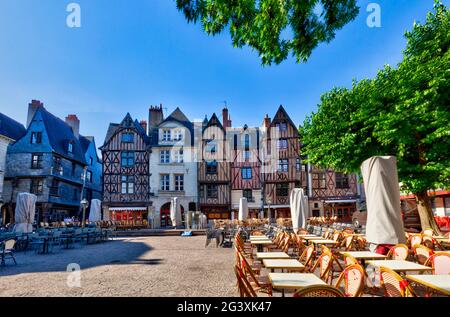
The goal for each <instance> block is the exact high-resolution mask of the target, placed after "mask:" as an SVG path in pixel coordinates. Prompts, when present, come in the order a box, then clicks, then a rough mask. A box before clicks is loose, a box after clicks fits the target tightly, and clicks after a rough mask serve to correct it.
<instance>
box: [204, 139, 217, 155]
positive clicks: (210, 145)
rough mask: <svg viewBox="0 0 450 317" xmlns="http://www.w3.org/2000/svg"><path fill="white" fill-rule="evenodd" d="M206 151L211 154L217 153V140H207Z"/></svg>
mask: <svg viewBox="0 0 450 317" xmlns="http://www.w3.org/2000/svg"><path fill="white" fill-rule="evenodd" d="M206 151H207V153H209V154H211V155H215V154H216V152H217V147H216V141H213V140H210V141H206Z"/></svg>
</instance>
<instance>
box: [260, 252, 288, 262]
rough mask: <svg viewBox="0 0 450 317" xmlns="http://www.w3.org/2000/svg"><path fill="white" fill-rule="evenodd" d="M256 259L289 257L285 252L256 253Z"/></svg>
mask: <svg viewBox="0 0 450 317" xmlns="http://www.w3.org/2000/svg"><path fill="white" fill-rule="evenodd" d="M256 258H257V259H260V260H262V259H290V258H291V257H290V256H289V255H288V254H287V253H285V252H257V253H256Z"/></svg>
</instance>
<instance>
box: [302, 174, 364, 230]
mask: <svg viewBox="0 0 450 317" xmlns="http://www.w3.org/2000/svg"><path fill="white" fill-rule="evenodd" d="M307 169H308V184H309V186H308V189H309V190H308V196H309V207H310V210H311V215H312V216H315V217H318V216H326V217H331V216H336V217H337V218H338V220H339V221H340V222H349V221H351V219H352V218H351V216H352V214H353V212H355V211H356V210H357V206H358V202H359V201H360V199H361V195H362V188H361V186H362V185H361V184H360V183H359V179H358V175H357V174H344V173H337V172H335V171H333V170H331V169H322V168H318V167H316V166H312V165H308V166H307Z"/></svg>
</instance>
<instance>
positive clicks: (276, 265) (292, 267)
mask: <svg viewBox="0 0 450 317" xmlns="http://www.w3.org/2000/svg"><path fill="white" fill-rule="evenodd" d="M263 265H264V267H265V268H266V269H270V270H271V271H272V272H273V271H274V270H281V272H282V273H283V271H284V270H288V271H301V272H302V271H304V270H305V266H304V265H303V264H301V263H300V262H299V261H298V260H295V259H263Z"/></svg>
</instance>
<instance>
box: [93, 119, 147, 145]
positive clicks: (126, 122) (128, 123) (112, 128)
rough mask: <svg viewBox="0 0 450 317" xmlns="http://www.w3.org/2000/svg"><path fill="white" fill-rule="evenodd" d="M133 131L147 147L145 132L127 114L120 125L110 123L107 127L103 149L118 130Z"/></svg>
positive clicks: (137, 122)
mask: <svg viewBox="0 0 450 317" xmlns="http://www.w3.org/2000/svg"><path fill="white" fill-rule="evenodd" d="M129 128H131V129H135V130H136V132H137V133H138V134H139V135H140V136H141V137H142V139H143V140H144V143H145V144H147V145H150V138H149V136H148V135H147V132H146V131H144V128H142V126H141V125H140V123H139V121H137V120H134V121H133V119H132V118H131V115H130V113H127V114H126V115H125V117H124V118H123V120H122V122H121V123H120V124H118V123H110V124H109V127H108V131H107V132H106V137H105V142H103V145H102V146H101V148H102V147H104V146H105V145H106V144H107V143H108V142H109V140H110V139H111V138H112V137H113V136H114V135H115V134H116V132H117V131H118V130H120V129H129Z"/></svg>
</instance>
